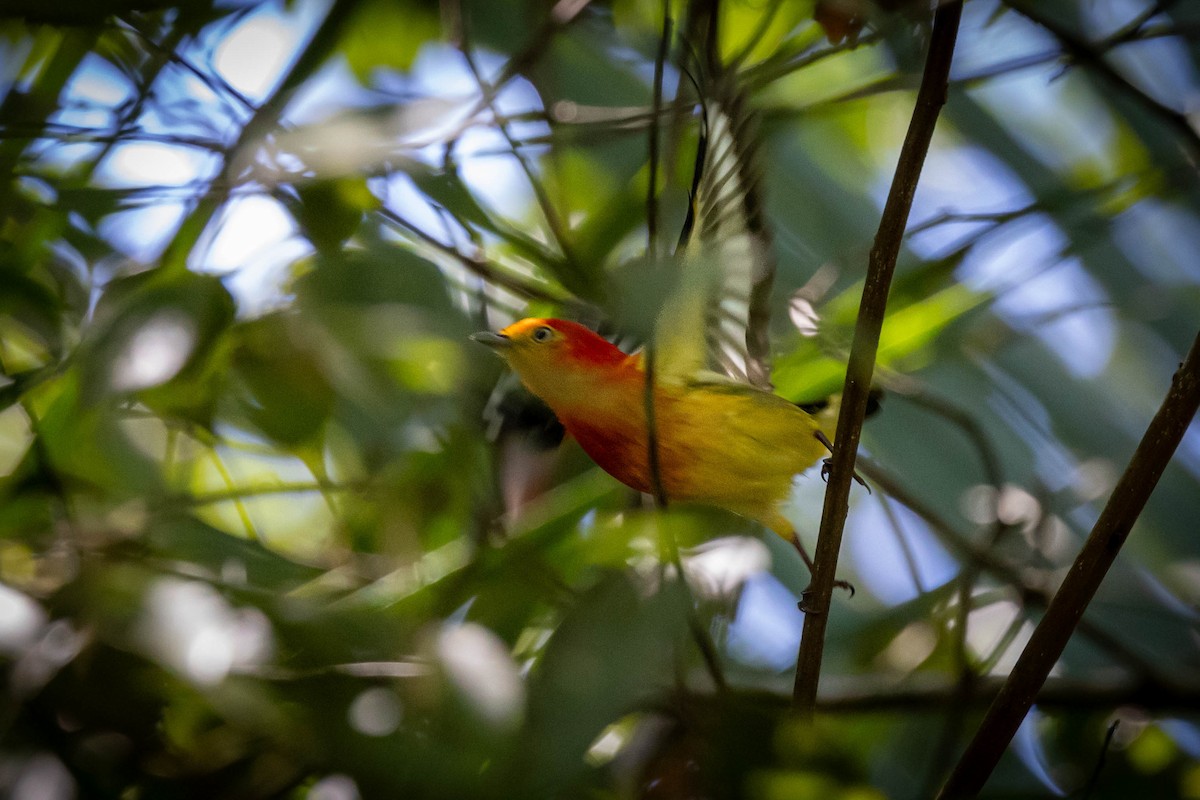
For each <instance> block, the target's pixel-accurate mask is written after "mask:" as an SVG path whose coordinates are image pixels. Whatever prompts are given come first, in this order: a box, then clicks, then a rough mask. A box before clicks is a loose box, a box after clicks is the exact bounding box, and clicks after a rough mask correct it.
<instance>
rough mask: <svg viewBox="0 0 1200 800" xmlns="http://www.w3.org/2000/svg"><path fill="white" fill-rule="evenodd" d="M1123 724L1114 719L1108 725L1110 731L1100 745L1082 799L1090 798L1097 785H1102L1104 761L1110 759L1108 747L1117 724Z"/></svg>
mask: <svg viewBox="0 0 1200 800" xmlns="http://www.w3.org/2000/svg"><path fill="white" fill-rule="evenodd" d="M1120 724H1121V720H1119V719H1114V720H1113V723H1112V725H1109V726H1108V731H1107V732H1105V734H1104V744H1102V745H1100V755H1099V756H1097V757H1096V766H1095V767H1094V768H1093V769H1092V775H1091V777H1090V778H1088V782H1087V787H1086V788H1084V790H1083V797H1082V798H1081V800H1088V798H1090V797H1091V796H1092V793H1093V792H1095V791H1096V787H1097V786H1098V785H1100V772H1101V770H1103V769H1104V762H1105V761H1107V760H1108V748H1109V747H1110V746H1111V745H1112V740H1113V734H1114V733H1116V732H1117V726H1118V725H1120Z"/></svg>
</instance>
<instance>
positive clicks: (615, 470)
mask: <svg viewBox="0 0 1200 800" xmlns="http://www.w3.org/2000/svg"><path fill="white" fill-rule="evenodd" d="M714 24H715V23H714ZM706 41H709V43H710V45H711V41H710V40H706ZM698 67H699V69H698V73H699V76H700V77H701V78H702V80H700V81H698V82H697V86H698V88H699V87H701V86H702V87H703V89H704V93H703V98H702V100H701V102H700V103H699V110H700V122H701V125H700V130H699V137H698V143H697V153H696V161H695V165H694V174H693V181H692V186H691V189H690V191H689V202H688V206H687V214H686V217H685V219H684V224H683V230H682V231H681V234H680V238H679V244H678V246H677V248H676V250H675V252H674V254H673V255H672V256H670V257H668V258H665V259H660V258H658V257H657V256H656V255H655V253H656V251H657V249H656V248H655V247H654V246H651V247H650V249H649V253H648V257H647V259H646V261H645V262H644V263H643V264H641V265H639V271H641V272H642V273H643V274H645V275H647V276H649V277H650V278H651V279H652V280H653V281H656V282H657V283H656V286H655V288H656V289H657V290H662V291H661V292H659V294H660V295H661V301H660V303H659V305H658V307H657V309H656V311H655V313H654V314H653V320H652V324H651V325H650V328H651V329H650V330H648V331H642V332H641V334H640V337H641V338H642V339H643V341H644V342H645V346H644V347H643V348H642V349H641V350H638V351H636V352H633V353H626V352H624V351H623V350H621V349H620V348H619V347H617V346H616V345H614V344H613V343H612V342H610V341H609V340H607V339H605V338H604V337H602V336H600V335H599V334H598V333H596V332H595V331H593V330H592V329H591V328H588V327H587V326H585V325H583V324H580V323H578V322H575V321H572V320H568V319H560V318H556V317H528V318H525V319H520V320H518V321H516V322H513V323H512V324H510V325H507V326H506V327H503V328H502V329H500V330H499V331H484V332H480V333H476V334H473V335H472V337H471V338H472V339H474V340H475V341H477V342H480V343H481V344H484V345H487V346H488V347H491V348H492V349H493V350H494V351H496V352H497V353H498V354H499V355H500V356H501V357H503V358H504V360H505V361H507V362H508V365H509V366H510V367H511V368H512V370H513V371H514V372H515V373H516V375H517V377H518V378H519V379H520V381H521V383H522V384H524V386H525V388H526V389H528V390H529V392H530V393H532V394H533V395H535V396H536V397H537V398H539V399H540V400H541V401H542V402H543V403H545V404H546V405H547V406H548V407H549V408H550V410H551V411H552V412H553V413H554V415H555V416H556V417H557V418H558V421H559V422H560V423H561V425H562V427H563V428H564V429H565V431H566V433H567V434H568V435H570V436H571V437H573V438H574V439H575V440H576V441H577V442H578V443H579V445H580V446H581V447H582V448H583V450H584V452H585V453H587V454H588V456H590V457H591V458H592V460H593V461H595V462H596V463H597V464H598V465H599V466H600V467H602V468H603V469H604V470H605V471H606V472H608V473H609V474H610V475H612V476H613V477H615V478H616V479H617V480H619V481H621V482H622V483H624V484H625V485H627V486H630V487H632V488H634V489H636V490H638V491H640V492H644V493H647V494H651V495H655V496H656V497H657V498H658V500H659V501H660V502H662V501H667V502H671V503H694V504H701V505H708V506H715V507H717V508H721V509H725V510H727V511H731V512H733V513H735V514H738V515H740V516H743V517H746V518H748V519H751V520H754V521H756V522H758V523H760V524H762V525H763V526H765V527H766V528H768V529H770V530H772V531H774V532H775V533H777V534H778V535H779V536H780V537H782V538H783V539H785V540H786V541H789V542H791V543H792V545H793V546H794V547H795V548H796V550H797V551H798V552H799V554H800V557H801V558H802V559H803V560H804V562H805V564H806V565H807V566H808V568H809V571H810V573H811V571H812V569H813V562H812V559H811V558H810V557H809V555H808V553H807V552H806V551H805V549H804V546H803V544H802V543H801V542H800V539H799V537H798V536H797V535H796V533H795V531H794V529H793V527H792V524H791V523H790V522H789V521H788V519H787V517H786V516H784V514H783V512H782V510H781V505H782V504H783V502H784V501H786V500H787V498H788V496H789V494H790V493H791V489H792V482H793V478H794V477H795V476H796V475H798V474H800V473H803V472H805V471H806V470H808V469H809V468H810V467H812V466H813V465H814V464H816V463H817V462H818V461H819V460H820V459H821V458H822V457H824V456H826V455H827V454H828V453H829V452H831V450H832V443H831V442H830V440H829V437H828V435H827V434H826V433H825V430H829V431H832V430H833V427H832V425H834V424H836V416H837V403H836V398H833V399H832V400H831V402H829V403H827V404H826V408H825V410H823V411H821V412H819V413H815V414H810V413H808V411H806V410H805V409H803V408H801V407H799V406H798V405H796V404H794V403H792V402H791V401H789V400H787V399H786V398H784V397H781V396H779V395H777V394H775V393H774V392H773V391H772V386H771V380H770V375H771V370H770V364H769V349H770V345H769V342H768V338H767V336H768V335H767V331H768V318H769V300H770V295H771V291H770V290H771V284H772V281H773V277H774V273H775V262H774V248H773V247H772V246H771V234H770V229H769V227H768V226H767V224H766V218H765V212H764V206H763V202H762V188H761V185H760V184H761V177H762V173H761V170H760V169H759V168H758V166H757V152H758V144H759V140H758V137H757V135H756V129H757V124H756V121H755V116H754V114H753V113H752V112H751V111H750V110H749V109H748V103H747V101H746V98H745V96H744V93H743V91H742V90H741V87H740V84H739V83H738V82H737V81H736V79H735V78H736V76H735V75H734V74H733V73H731V72H730V71H728V70H726V69H724V68H723V67H722V65H720V64H719V63H717V61H715V60H713V59H712V58H710V59H708V60H707V62H706V63H704V64H700V65H698ZM651 399H652V402H648V400H651ZM810 410H811V409H810ZM823 429H825V430H823ZM826 466H828V461H826ZM822 474H824V468H823V470H822ZM855 477H856V478H857V477H858V476H857V475H855ZM859 481H860V483H861V479H859ZM836 585H838V586H841V587H843V588H845V589H847V590H849V591H850V592H851V593H853V591H854V588H853V587H852V586H851V585H850V584H849V583H846V582H845V581H837V582H836Z"/></svg>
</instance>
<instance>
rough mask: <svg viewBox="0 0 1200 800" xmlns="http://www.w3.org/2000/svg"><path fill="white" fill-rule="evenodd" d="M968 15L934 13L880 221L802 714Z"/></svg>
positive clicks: (845, 396) (820, 557) (838, 456)
mask: <svg viewBox="0 0 1200 800" xmlns="http://www.w3.org/2000/svg"><path fill="white" fill-rule="evenodd" d="M961 18H962V3H961V2H959V1H958V0H953V1H952V2H948V3H945V4H943V5H941V6H940V7H939V8H938V10H937V13H936V14H935V15H934V21H933V34H932V36H931V38H930V42H929V53H928V55H927V56H926V61H925V74H924V75H923V77H922V78H921V88H920V90H919V91H918V92H917V103H916V108H914V109H913V117H912V121H911V122H910V123H909V127H908V133H907V135H906V136H905V138H904V145H903V147H902V148H901V150H900V159H899V162H898V163H897V164H896V174H895V177H894V178H893V180H892V187H891V190H890V191H889V192H888V199H887V203H886V204H885V205H884V209H883V218H882V219H881V220H880V222H879V232H878V233H877V234H876V235H875V244H874V246H873V247H872V248H871V256H870V261H869V262H868V266H867V277H866V281H865V283H864V284H863V295H862V303H861V305H860V307H859V312H858V323H857V326H856V329H855V332H854V343H853V345H852V346H851V349H850V363H849V364H848V366H847V369H846V385H845V388H844V389H843V390H842V409H841V414H840V415H839V417H838V424H837V435H836V440H835V444H834V448H833V462H832V472H831V473H830V476H829V485H828V486H827V487H826V490H825V509H824V512H823V513H822V515H821V528H820V533H819V534H818V537H817V551H816V556H815V561H816V566H815V569H814V570H813V576H812V584H811V593H810V595H809V599H808V603H807V604H806V605H807V609H809V610H808V612H807V613H806V615H805V617H804V635H803V638H802V639H801V640H800V653H799V656H798V657H797V664H796V684H795V688H794V691H793V701H794V703H795V705H796V708H797V709H798V710H799V712H800V714H801V716H802V717H808V718H811V717H812V715H813V712H814V710H815V708H816V701H817V684H818V682H819V680H820V673H821V658H822V654H823V651H824V648H825V627H826V623H827V621H828V619H829V614H828V611H829V598H830V595H831V594H832V593H833V585H834V580H835V573H836V570H837V559H838V551H839V550H840V549H841V544H842V529H843V528H844V527H845V525H846V513H847V511H848V509H849V496H850V481H851V480H852V478H853V476H854V457H855V453H856V452H857V451H858V441H859V437H860V435H861V433H862V423H863V417H864V416H865V414H866V410H867V395H868V392H869V390H870V387H871V375H872V373H873V371H874V368H875V354H876V352H877V351H878V350H879V333H880V330H881V328H882V327H883V317H884V311H885V309H886V307H887V296H888V289H889V287H890V286H891V282H892V273H893V272H894V271H895V268H896V257H897V255H898V254H899V252H900V243H901V241H902V240H903V238H904V229H905V226H906V225H907V224H908V212H909V210H910V209H911V208H912V200H913V195H914V194H915V193H916V190H917V180H918V178H919V177H920V175H921V168H922V166H923V165H924V163H925V154H926V153H927V152H928V151H929V143H930V141H931V140H932V139H933V128H934V126H935V125H936V124H937V118H938V114H939V113H940V112H941V109H942V106H943V105H945V103H946V91H947V86H948V85H949V80H950V61H951V59H952V58H953V56H954V43H955V40H956V39H957V38H958V24H959V20H960V19H961Z"/></svg>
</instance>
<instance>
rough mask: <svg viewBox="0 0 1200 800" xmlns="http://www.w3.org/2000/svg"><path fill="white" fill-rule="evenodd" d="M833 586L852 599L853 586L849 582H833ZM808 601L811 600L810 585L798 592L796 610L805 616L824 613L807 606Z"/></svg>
mask: <svg viewBox="0 0 1200 800" xmlns="http://www.w3.org/2000/svg"><path fill="white" fill-rule="evenodd" d="M833 585H834V587H835V588H838V589H845V590H846V591H847V592H849V593H850V596H851V597H854V584H853V583H851V582H850V581H843V580H835V581H834V582H833ZM810 600H812V584H811V583H810V584H809V585H808V586H806V587H804V589H803V590H802V591H801V592H800V602H799V603H797V604H796V608H798V609H800V611H801V612H803V613H805V614H823V613H825V612H823V611H820V610H818V609H816V608H813V607H812V606H811V605H810V604H809V601H810Z"/></svg>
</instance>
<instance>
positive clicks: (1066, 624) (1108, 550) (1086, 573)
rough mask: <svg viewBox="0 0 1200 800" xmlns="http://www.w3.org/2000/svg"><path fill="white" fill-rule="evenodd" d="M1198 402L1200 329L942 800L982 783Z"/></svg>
mask: <svg viewBox="0 0 1200 800" xmlns="http://www.w3.org/2000/svg"><path fill="white" fill-rule="evenodd" d="M1197 408H1200V335H1197V337H1196V340H1195V342H1193V344H1192V349H1191V351H1190V352H1189V353H1188V355H1187V358H1186V360H1185V361H1184V362H1183V364H1182V365H1181V366H1180V368H1179V370H1178V371H1177V372H1176V373H1175V379H1174V381H1173V382H1172V384H1171V389H1170V391H1169V392H1168V393H1167V397H1166V399H1165V400H1164V401H1163V404H1162V406H1161V407H1160V408H1159V410H1158V413H1157V414H1155V415H1154V419H1153V420H1152V421H1151V422H1150V427H1149V428H1147V429H1146V433H1145V435H1144V436H1143V437H1142V441H1141V443H1140V444H1138V447H1137V450H1136V451H1135V452H1134V454H1133V458H1132V459H1131V460H1130V462H1129V465H1128V466H1127V467H1126V468H1125V473H1124V474H1123V475H1122V476H1121V479H1120V481H1118V482H1117V485H1116V488H1114V489H1113V492H1112V495H1111V496H1110V497H1109V500H1108V503H1107V504H1106V505H1105V507H1104V511H1102V512H1101V513H1100V518H1099V519H1098V520H1097V521H1096V524H1095V526H1094V527H1093V528H1092V532H1091V534H1090V535H1089V536H1088V539H1087V542H1085V543H1084V545H1083V549H1082V550H1081V551H1080V552H1079V556H1078V557H1077V558H1076V559H1075V563H1074V564H1073V565H1072V566H1071V571H1070V572H1068V573H1067V577H1066V578H1065V579H1064V580H1063V583H1062V586H1060V587H1059V590H1058V592H1057V593H1056V594H1055V595H1054V599H1053V600H1051V601H1050V605H1049V607H1048V608H1047V609H1046V615H1045V616H1044V617H1043V618H1042V621H1041V622H1040V623H1039V624H1038V626H1037V628H1036V629H1035V630H1034V632H1033V636H1032V637H1030V639H1029V643H1028V644H1027V645H1026V646H1025V650H1024V651H1023V652H1022V653H1021V657H1020V658H1019V659H1018V660H1017V664H1016V666H1014V667H1013V670H1012V673H1011V674H1010V675H1009V676H1008V679H1007V680H1006V681H1005V682H1004V687H1003V688H1002V689H1001V690H1000V693H999V695H997V697H996V699H995V701H994V702H993V703H992V705H991V708H989V709H988V713H987V716H986V717H985V718H984V720H983V724H982V725H980V727H979V730H978V731H977V732H976V733H975V738H974V739H973V740H972V741H971V744H970V745H968V747H967V751H966V752H965V753H964V754H963V756H962V758H961V759H960V760H959V762H958V764H957V766H956V767H955V768H954V772H952V773H951V775H950V778H949V779H948V780H947V781H946V784H945V786H943V787H942V791H941V794H940V795H938V796H939V798H941V799H942V800H952V799H956V798H965V797H974V796H975V795H976V794H977V793H978V792H979V790H980V789H982V788H983V785H984V783H986V781H987V779H988V776H989V775H991V773H992V770H993V769H994V768H995V766H996V763H997V762H999V760H1000V756H1002V755H1003V754H1004V751H1005V749H1007V747H1008V743H1009V742H1010V741H1011V740H1012V737H1013V735H1014V734H1016V732H1017V728H1018V727H1019V726H1020V724H1021V721H1022V720H1023V719H1024V718H1025V715H1026V713H1028V711H1029V708H1030V706H1031V705H1032V704H1033V702H1034V700H1035V699H1036V697H1037V693H1038V691H1039V690H1040V689H1041V687H1042V684H1044V683H1045V682H1046V678H1047V676H1048V675H1049V674H1050V670H1051V669H1052V668H1053V667H1054V664H1055V663H1056V662H1057V661H1058V658H1059V656H1060V655H1062V652H1063V650H1064V649H1065V648H1066V646H1067V641H1068V640H1069V639H1070V638H1071V634H1072V633H1074V631H1075V628H1076V627H1077V626H1078V624H1079V621H1080V619H1081V617H1082V616H1083V612H1084V610H1085V609H1086V608H1087V606H1088V603H1090V602H1091V600H1092V597H1093V596H1094V595H1095V593H1096V590H1097V589H1098V588H1099V586H1100V583H1101V581H1103V580H1104V576H1105V575H1106V574H1107V573H1108V570H1109V568H1110V567H1111V566H1112V564H1113V561H1114V560H1115V559H1116V557H1117V553H1119V552H1120V550H1121V546H1122V545H1123V544H1124V543H1125V540H1126V539H1127V538H1128V537H1129V532H1130V530H1131V529H1132V528H1133V524H1134V522H1136V521H1137V518H1138V516H1139V515H1140V514H1141V512H1142V509H1143V508H1144V507H1145V505H1146V501H1147V500H1148V499H1149V498H1150V493H1151V492H1152V491H1154V487H1155V485H1157V483H1158V479H1159V478H1160V477H1161V476H1162V473H1163V470H1165V469H1166V466H1167V463H1168V462H1169V461H1170V460H1171V456H1172V455H1173V454H1174V453H1175V448H1176V447H1177V446H1178V445H1179V442H1180V441H1181V440H1182V439H1183V435H1184V433H1185V432H1186V431H1187V428H1188V425H1189V424H1191V421H1192V419H1193V418H1194V417H1195V416H1196V410H1197Z"/></svg>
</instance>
